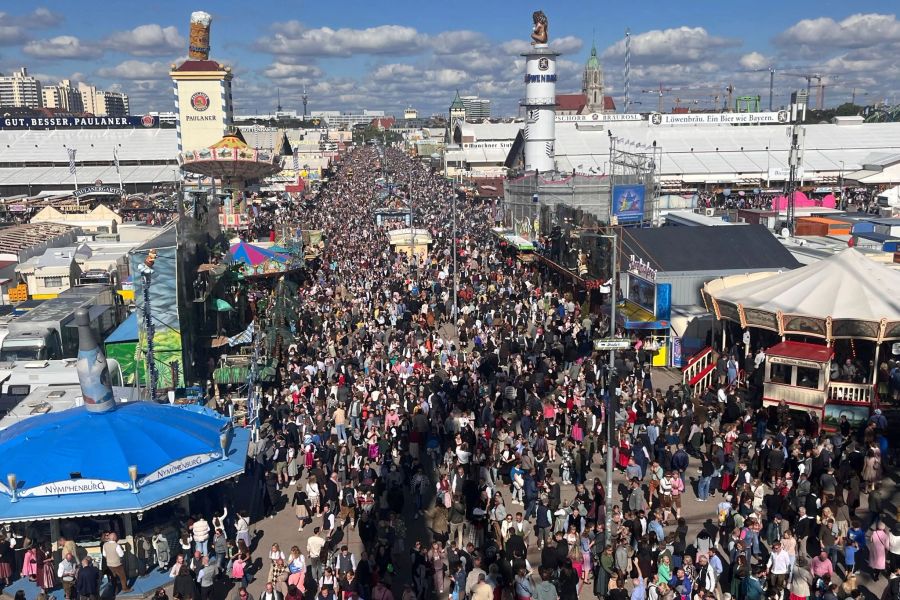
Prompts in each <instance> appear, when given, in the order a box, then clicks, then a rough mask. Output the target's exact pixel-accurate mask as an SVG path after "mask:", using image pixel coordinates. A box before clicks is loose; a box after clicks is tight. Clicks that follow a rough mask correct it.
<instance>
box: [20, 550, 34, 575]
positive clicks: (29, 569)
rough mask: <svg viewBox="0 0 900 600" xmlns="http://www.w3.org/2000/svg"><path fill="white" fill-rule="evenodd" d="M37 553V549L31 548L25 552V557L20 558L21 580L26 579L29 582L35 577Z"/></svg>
mask: <svg viewBox="0 0 900 600" xmlns="http://www.w3.org/2000/svg"><path fill="white" fill-rule="evenodd" d="M36 553H37V548H35V547H34V546H32V547H31V548H29V549H28V550H26V551H25V555H24V556H23V557H22V579H25V578H26V577H27V578H28V579H30V580H31V581H34V579H35V577H36V575H37V558H36V557H35V554H36Z"/></svg>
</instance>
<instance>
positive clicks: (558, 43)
mask: <svg viewBox="0 0 900 600" xmlns="http://www.w3.org/2000/svg"><path fill="white" fill-rule="evenodd" d="M583 45H584V42H582V41H581V38H577V37H575V36H572V35H567V36H563V37H559V38H550V47H551V48H553V49H554V50H556V51H557V52H559V53H561V54H572V53H574V52H578V51H579V50H581V47H582V46H583ZM500 48H501V49H502V50H503V51H504V52H506V53H507V54H515V55H519V54H523V53H525V52H528V51H529V50H531V48H532V46H531V43H530V42H528V41H526V40H521V39H516V40H509V41H508V42H504V43H503V44H501V45H500Z"/></svg>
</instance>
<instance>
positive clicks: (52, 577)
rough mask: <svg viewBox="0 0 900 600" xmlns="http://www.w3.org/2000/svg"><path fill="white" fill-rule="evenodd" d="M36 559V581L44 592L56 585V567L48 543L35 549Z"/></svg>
mask: <svg viewBox="0 0 900 600" xmlns="http://www.w3.org/2000/svg"><path fill="white" fill-rule="evenodd" d="M34 556H35V560H36V561H37V573H36V578H37V579H36V582H37V585H38V587H39V588H41V590H42V591H44V592H49V591H50V590H52V589H53V588H55V587H56V567H54V565H53V551H52V550H51V548H50V544H44V546H43V547H39V548H38V549H37V550H36V551H35V554H34Z"/></svg>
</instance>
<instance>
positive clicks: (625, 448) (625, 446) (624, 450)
mask: <svg viewBox="0 0 900 600" xmlns="http://www.w3.org/2000/svg"><path fill="white" fill-rule="evenodd" d="M629 458H631V443H630V442H629V441H628V434H627V433H626V432H625V430H624V429H620V430H619V468H620V469H622V470H623V471H624V470H625V468H626V467H627V466H628V459H629Z"/></svg>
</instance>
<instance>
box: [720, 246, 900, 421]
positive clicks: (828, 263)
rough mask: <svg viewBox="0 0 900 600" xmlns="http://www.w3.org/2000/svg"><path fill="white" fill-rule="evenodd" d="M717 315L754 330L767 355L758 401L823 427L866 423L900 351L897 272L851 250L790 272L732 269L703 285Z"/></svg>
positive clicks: (725, 324) (899, 279) (725, 321)
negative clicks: (803, 414) (810, 414)
mask: <svg viewBox="0 0 900 600" xmlns="http://www.w3.org/2000/svg"><path fill="white" fill-rule="evenodd" d="M703 297H704V300H705V301H706V303H707V307H708V308H709V309H711V310H712V311H713V312H714V313H715V315H716V318H717V319H718V320H719V321H721V322H723V328H722V331H723V349H724V348H725V333H726V331H727V330H728V323H730V324H739V325H740V328H741V329H742V330H744V331H747V330H751V329H752V330H754V331H753V334H754V336H753V337H752V338H751V339H755V340H756V341H755V342H754V343H753V350H754V352H755V351H756V350H758V349H763V350H764V351H765V353H766V361H765V369H764V375H763V381H762V393H763V403H764V404H765V405H768V406H771V405H775V404H780V403H782V402H785V403H787V404H788V405H789V406H790V407H791V408H793V409H797V410H804V411H814V412H815V413H816V414H817V415H818V416H819V418H820V420H821V422H823V423H824V424H825V425H828V426H832V427H833V426H834V425H836V424H837V422H838V420H839V419H840V417H841V416H846V417H847V418H848V419H849V420H850V421H851V422H860V421H865V420H866V419H868V417H869V413H870V411H871V410H873V409H875V408H877V406H878V403H879V390H881V394H882V395H883V394H884V392H885V390H886V384H887V381H886V376H887V372H888V366H887V361H888V359H891V358H894V356H893V355H894V354H895V351H897V350H900V344H897V342H898V341H900V303H898V302H897V301H896V299H897V298H898V297H900V271H898V270H896V269H894V268H892V267H889V266H887V265H885V264H882V263H878V262H876V261H874V260H872V259H870V258H868V257H866V255H865V254H863V253H862V252H860V251H859V250H856V249H853V248H850V249H847V250H844V251H842V252H841V253H839V254H835V255H834V256H832V257H829V258H826V259H823V260H821V261H819V262H816V263H813V264H810V265H806V266H804V267H801V268H799V269H795V270H792V271H785V272H779V273H770V274H768V276H763V275H762V274H754V277H752V278H750V277H746V276H742V275H737V276H733V277H727V278H720V279H716V280H713V281H711V282H708V283H707V284H706V285H705V286H704V287H703Z"/></svg>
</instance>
